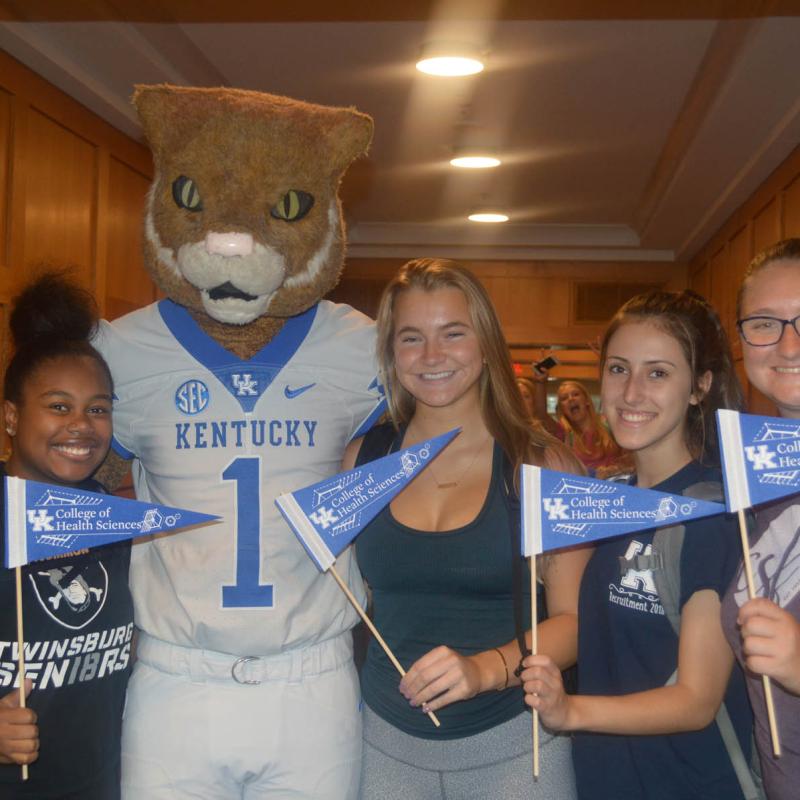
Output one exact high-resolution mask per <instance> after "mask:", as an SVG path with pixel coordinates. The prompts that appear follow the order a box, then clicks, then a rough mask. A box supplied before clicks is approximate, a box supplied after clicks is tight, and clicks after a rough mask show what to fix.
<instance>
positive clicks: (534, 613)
mask: <svg viewBox="0 0 800 800" xmlns="http://www.w3.org/2000/svg"><path fill="white" fill-rule="evenodd" d="M529 561H530V567H531V568H530V573H531V653H533V655H536V654H537V653H538V651H539V642H538V639H539V637H538V635H537V630H536V628H537V625H536V621H537V619H538V608H537V606H538V603H537V598H536V556H531V558H530V559H529ZM532 724H533V777H534V778H538V777H539V712H538V711H537V710H536V709H535V708H534V709H533V715H532Z"/></svg>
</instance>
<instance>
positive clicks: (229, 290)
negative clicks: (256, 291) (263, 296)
mask: <svg viewBox="0 0 800 800" xmlns="http://www.w3.org/2000/svg"><path fill="white" fill-rule="evenodd" d="M208 296H209V298H211V299H212V300H225V299H227V298H229V297H235V298H236V299H237V300H246V301H248V302H252V301H253V300H258V297H257V296H256V295H253V294H247V292H243V291H242V290H241V289H237V288H236V287H235V286H234V285H233V284H232V283H231V282H230V281H225V283H221V284H220V285H219V286H215V287H214V288H213V289H209V290H208Z"/></svg>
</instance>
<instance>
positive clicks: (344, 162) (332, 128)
mask: <svg viewBox="0 0 800 800" xmlns="http://www.w3.org/2000/svg"><path fill="white" fill-rule="evenodd" d="M325 123H326V124H325V127H324V131H323V136H324V137H325V140H326V142H327V145H328V146H327V148H326V152H328V154H329V157H330V164H331V167H332V170H331V173H332V174H334V175H336V174H339V175H341V174H342V173H343V172H344V171H345V170H346V169H347V168H348V167H349V166H350V164H351V163H352V162H353V161H355V159H356V158H358V157H359V156H361V155H364V153H366V152H367V149H368V148H369V144H370V142H371V141H372V128H373V124H372V119H371V117H368V116H367V115H366V114H362V113H360V112H358V111H356V110H355V109H354V108H342V109H337V110H336V112H335V113H332V114H331V115H330V117H329V119H327V120H326V121H325Z"/></svg>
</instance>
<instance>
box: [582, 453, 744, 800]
mask: <svg viewBox="0 0 800 800" xmlns="http://www.w3.org/2000/svg"><path fill="white" fill-rule="evenodd" d="M719 480H720V475H719V471H718V470H713V469H709V468H704V467H702V466H700V465H699V464H697V463H694V462H693V463H690V464H688V465H687V466H686V467H684V468H683V469H681V470H679V471H678V472H677V473H675V474H674V475H673V476H672V477H670V478H669V479H667V480H666V481H664V482H663V483H661V484H659V485H658V486H654V487H652V488H653V489H657V490H659V491H663V492H670V493H672V494H681V493H682V492H683V490H684V489H686V488H687V487H689V486H691V485H693V484H695V483H699V482H702V481H719ZM654 535H655V530H649V531H643V532H641V533H637V534H632V535H630V536H625V537H619V538H615V539H610V540H608V541H606V542H603V543H601V544H600V545H598V547H597V549H596V550H595V552H594V554H593V556H592V558H591V560H590V561H589V563H588V565H587V567H586V571H585V573H584V576H583V582H582V584H581V593H580V605H579V617H578V618H579V620H580V623H579V634H578V690H579V692H580V694H585V695H612V696H613V695H622V694H630V693H633V692H639V691H644V690H647V689H654V688H657V687H659V686H663V685H664V684H665V683H666V682H667V680H668V679H669V677H670V676H671V675H672V673H673V672H674V670H675V668H676V666H677V663H678V637H677V636H676V635H675V632H674V631H673V629H672V626H671V625H670V622H669V620H668V619H667V617H666V616H665V615H664V612H663V608H662V607H661V603H660V602H659V598H658V593H657V591H656V588H655V584H654V583H653V578H652V573H651V572H650V571H649V570H648V571H642V572H634V571H633V570H628V571H627V572H626V573H625V574H622V573H621V568H620V563H619V559H620V557H621V556H626V557H628V558H631V557H632V556H633V555H635V554H637V553H644V554H646V553H647V552H648V547H650V546H651V545H652V542H653V537H654ZM740 558H741V547H740V545H739V537H738V528H737V525H736V522H735V518H733V517H731V516H729V515H725V516H718V517H710V518H707V519H700V520H695V521H693V522H690V523H688V524H687V525H686V535H685V538H684V544H683V550H682V552H681V590H680V604H681V608H682V607H683V605H684V603H685V602H686V601H687V600H688V599H689V598H690V597H691V596H692V595H693V594H694V593H695V592H698V591H700V590H702V589H711V590H713V591H715V592H716V593H717V594H718V595H719V596H720V597H722V596H723V595H724V593H725V590H726V588H727V587H728V584H729V583H730V581H731V578H732V577H733V574H734V572H735V571H736V567H737V564H738V562H739V560H740ZM725 703H726V705H727V708H728V712H729V714H730V716H731V719H732V721H733V724H734V728H735V729H736V732H737V735H738V736H739V740H740V742H741V744H742V749H743V751H744V754H745V757H746V758H749V755H750V747H751V730H752V715H751V712H750V706H749V703H748V700H747V695H746V691H745V686H744V679H743V676H742V673H741V670H740V669H739V667H738V666H737V665H734V671H733V674H732V677H731V681H730V683H729V685H728V690H727V693H726V695H725ZM573 758H574V763H575V774H576V779H577V785H578V793H579V796H580V798H581V800H594V799H596V800H610V798H613V799H614V800H693V799H694V798H704V799H707V800H736V799H737V798H741V797H742V794H741V790H740V788H739V783H738V781H737V779H736V775H735V773H734V771H733V767H732V766H731V762H730V759H729V757H728V754H727V752H726V750H725V746H724V744H723V742H722V739H721V737H720V734H719V730H718V728H717V724H716V722H712V723H711V724H710V725H709V726H707V727H706V728H704V729H702V730H700V731H693V732H690V733H680V734H671V735H664V736H619V735H613V734H594V733H579V734H576V736H575V740H574V745H573Z"/></svg>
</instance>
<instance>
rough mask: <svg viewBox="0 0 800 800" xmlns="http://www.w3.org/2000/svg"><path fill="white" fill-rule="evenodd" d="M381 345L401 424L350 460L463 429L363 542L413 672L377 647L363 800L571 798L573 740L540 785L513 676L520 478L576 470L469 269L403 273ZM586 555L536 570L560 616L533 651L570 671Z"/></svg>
mask: <svg viewBox="0 0 800 800" xmlns="http://www.w3.org/2000/svg"><path fill="white" fill-rule="evenodd" d="M377 347H378V360H379V363H380V368H381V371H382V377H383V380H384V385H385V386H386V389H387V396H388V400H389V407H390V411H391V414H392V420H393V423H394V425H393V426H386V427H384V428H383V429H381V428H378V429H375V430H373V431H371V432H370V433H369V434H367V436H366V437H364V438H363V439H362V440H358V441H356V442H353V443H352V444H351V446H350V447H349V449H348V452H347V454H346V457H345V463H344V467H345V468H349V467H352V466H353V464H354V463H363V462H364V461H365V460H371V459H372V458H376V457H378V456H379V455H384V454H385V452H386V451H387V450H392V449H399V448H401V447H406V446H409V445H411V444H414V443H416V442H420V441H423V440H425V439H428V438H430V437H432V436H436V435H438V434H441V433H444V432H446V431H449V430H451V429H453V428H456V427H458V428H460V429H461V433H460V435H459V436H457V437H456V438H455V440H454V441H453V442H452V443H451V444H450V445H449V446H448V447H447V448H446V449H445V450H444V451H443V452H442V453H441V454H440V455H439V456H438V457H437V459H436V460H435V462H433V463H432V464H431V466H429V467H428V468H427V469H426V470H425V471H424V472H422V473H421V474H420V475H419V477H418V478H416V479H415V480H414V481H413V482H412V483H411V484H410V485H409V486H408V487H407V488H406V489H405V490H404V491H403V492H402V493H401V494H400V495H398V496H397V498H396V499H395V500H394V501H393V502H392V503H391V505H390V506H389V508H387V509H385V510H384V512H383V513H381V514H380V515H379V516H378V517H377V518H376V519H375V520H374V521H373V522H372V523H371V524H370V525H369V526H368V527H367V529H366V530H365V531H364V532H363V533H362V534H361V535H360V537H359V538H358V540H357V543H356V552H357V555H358V561H359V565H360V567H361V569H362V572H363V574H364V577H365V579H366V580H367V583H368V584H369V585H370V587H371V589H372V597H373V615H374V618H375V621H376V624H377V627H378V629H379V630H381V632H382V634H383V636H384V638H385V639H386V640H387V642H388V643H389V644H390V645H391V646H392V647H393V648H394V650H395V653H396V655H397V657H398V658H399V660H400V662H401V663H403V664H404V666H406V667H407V668H408V672H407V674H406V676H405V677H404V678H403V680H402V681H400V684H399V686H398V680H397V674H396V672H395V670H394V667H392V665H391V664H390V663H389V662H388V660H387V659H386V657H385V656H384V654H383V652H382V651H381V650H380V648H378V647H376V646H375V643H374V642H373V643H371V644H370V647H369V649H368V652H367V658H366V663H365V665H364V668H363V670H362V676H361V677H362V692H363V696H364V700H365V704H366V705H365V715H364V762H363V768H362V787H361V796H362V797H363V798H377V797H380V798H382V799H385V798H395V797H396V798H404V800H407V799H409V798H411V799H413V798H425V800H430V799H431V798H444V797H448V798H455V797H466V796H470V797H478V796H480V797H490V796H493V797H503V798H504V799H505V800H514V798H526V800H527V798H532V797H533V798H535V797H545V796H546V797H548V798H573V797H574V796H575V795H574V780H573V775H572V766H571V760H570V744H569V739H568V738H564V737H558V736H552V735H550V734H549V733H544V732H543V733H542V776H541V778H540V779H539V781H538V782H534V781H533V778H532V775H531V746H532V743H531V724H530V716H529V715H528V714H526V713H524V704H523V698H522V692H521V690H520V688H519V678H518V676H517V670H516V668H517V667H518V665H519V664H520V662H521V658H522V656H523V655H524V653H525V651H526V650H527V648H528V646H529V645H528V643H529V641H530V620H529V619H528V618H527V617H526V615H525V613H524V612H525V609H529V608H530V597H529V596H528V595H526V594H525V587H526V586H529V585H530V580H529V576H528V575H527V566H526V565H525V563H524V561H523V560H522V558H521V557H520V551H519V548H520V543H519V503H518V498H517V489H516V474H517V471H518V467H519V465H520V464H521V463H522V462H526V463H533V464H538V465H541V466H546V467H549V468H552V469H557V470H562V471H575V472H578V471H580V465H579V464H578V463H577V462H576V461H575V459H574V458H573V457H572V456H571V454H570V453H569V452H568V451H567V450H566V448H564V447H563V446H562V445H561V444H559V443H558V442H557V441H555V440H554V439H552V438H551V437H549V436H548V435H547V434H545V433H544V432H543V431H541V430H540V429H539V428H538V427H536V428H533V427H532V426H531V425H530V421H529V417H528V415H527V414H526V413H525V409H524V407H523V405H522V399H521V397H520V395H519V393H518V391H517V389H516V386H515V384H514V374H513V370H512V367H511V361H510V358H509V354H508V348H507V345H506V342H505V339H504V337H503V334H502V331H501V329H500V324H499V322H498V320H497V316H496V314H495V312H494V309H493V308H492V304H491V301H490V300H489V298H488V296H487V294H486V292H485V290H484V289H483V287H482V286H481V285H480V283H479V282H478V281H477V280H476V279H475V277H474V276H472V275H471V274H470V273H469V272H468V271H467V270H466V269H464V268H463V267H461V266H460V265H458V264H455V263H453V262H449V261H443V260H436V259H418V260H416V261H411V262H409V263H407V264H406V265H404V266H403V267H402V268H401V269H400V271H399V273H398V274H397V275H396V276H395V277H394V278H393V279H392V281H391V282H390V283H389V285H388V286H387V288H386V290H385V292H384V295H383V298H382V300H381V305H380V309H379V312H378V345H377ZM587 558H588V554H587V553H586V552H584V551H572V552H569V553H565V554H558V555H555V556H552V557H550V558H548V559H545V560H544V563H543V564H542V565H541V573H542V575H543V594H544V597H545V598H546V603H547V609H548V612H549V616H548V618H547V619H546V620H544V621H539V623H538V627H537V633H538V643H539V649H540V651H541V652H545V653H547V654H548V655H550V656H551V657H552V659H553V661H554V662H555V663H556V664H558V665H559V666H560V667H561V668H562V669H563V668H566V667H568V666H570V665H571V664H573V663H574V661H575V657H576V632H577V616H576V612H577V598H578V588H579V584H580V577H581V574H582V572H583V567H584V565H585V562H586V560H587ZM427 711H435V712H436V713H437V715H438V716H439V719H440V720H441V727H440V728H438V729H437V728H435V727H434V726H433V724H432V723H431V721H430V719H429V718H428V717H427V716H426V715H425V713H423V712H427Z"/></svg>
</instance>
